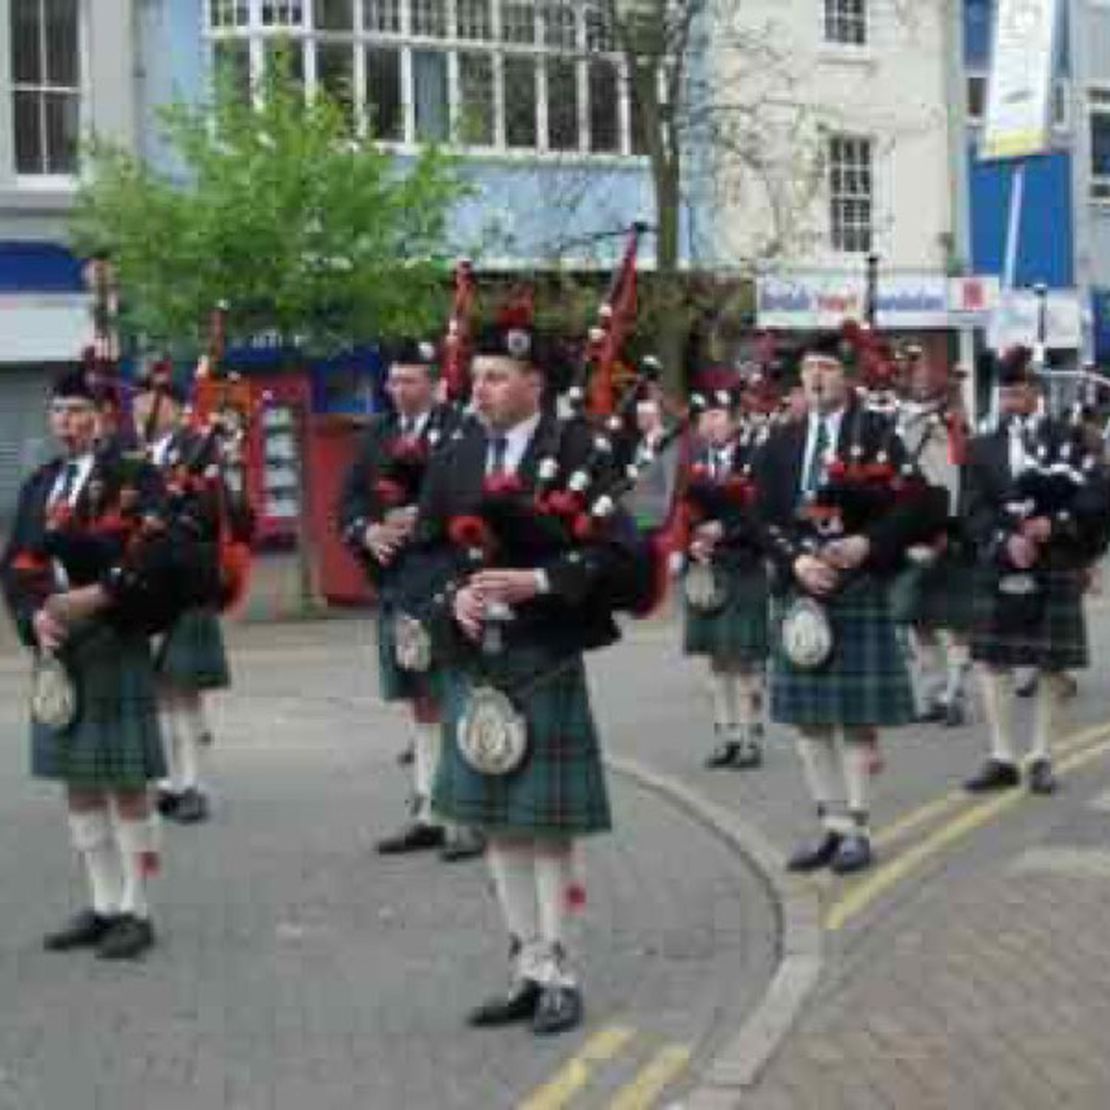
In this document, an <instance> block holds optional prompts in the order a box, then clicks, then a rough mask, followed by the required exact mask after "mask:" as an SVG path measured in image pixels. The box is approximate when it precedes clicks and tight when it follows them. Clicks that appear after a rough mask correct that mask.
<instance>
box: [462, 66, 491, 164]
mask: <svg viewBox="0 0 1110 1110" xmlns="http://www.w3.org/2000/svg"><path fill="white" fill-rule="evenodd" d="M459 98H460V104H459V139H460V141H461V142H463V143H465V144H467V145H469V146H492V145H493V139H494V128H493V56H492V55H491V54H460V55H459Z"/></svg>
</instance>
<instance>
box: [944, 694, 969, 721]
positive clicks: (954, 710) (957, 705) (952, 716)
mask: <svg viewBox="0 0 1110 1110" xmlns="http://www.w3.org/2000/svg"><path fill="white" fill-rule="evenodd" d="M942 723H943V725H944V727H945V728H962V727H963V726H964V725H965V724H967V708H966V707H965V706H964V703H963V699H961V698H957V699H956V700H955V701H954V702H950V703H949V704H948V705H946V706H945V707H944V720H943V722H942Z"/></svg>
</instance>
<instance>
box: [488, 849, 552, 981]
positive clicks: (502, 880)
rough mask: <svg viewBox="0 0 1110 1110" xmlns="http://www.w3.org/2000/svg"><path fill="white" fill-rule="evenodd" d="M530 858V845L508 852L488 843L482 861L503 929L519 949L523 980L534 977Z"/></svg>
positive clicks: (533, 878)
mask: <svg viewBox="0 0 1110 1110" xmlns="http://www.w3.org/2000/svg"><path fill="white" fill-rule="evenodd" d="M534 855H535V852H534V849H533V848H532V847H531V845H528V846H527V847H526V846H524V845H523V844H521V845H514V846H513V847H511V848H510V847H507V846H506V845H504V844H502V843H499V842H497V841H490V843H489V845H488V847H487V848H486V861H487V864H488V866H489V870H490V875H491V876H492V877H493V887H494V890H495V891H496V892H497V901H498V902H499V903H500V905H501V913H502V915H503V916H504V918H505V927H506V929H508V931H509V936H511V937H512V938H513V939H514V940H515V941H517V942H518V943H519V945H520V955H519V957H518V971H519V974H520V975H521V976H522V977H524V978H534V977H535V976H534V974H533V972H534V970H535V969H534V967H533V961H534V960H535V955H536V944H537V941H538V940H539V920H538V916H537V909H536V869H535V866H534V863H533V858H534Z"/></svg>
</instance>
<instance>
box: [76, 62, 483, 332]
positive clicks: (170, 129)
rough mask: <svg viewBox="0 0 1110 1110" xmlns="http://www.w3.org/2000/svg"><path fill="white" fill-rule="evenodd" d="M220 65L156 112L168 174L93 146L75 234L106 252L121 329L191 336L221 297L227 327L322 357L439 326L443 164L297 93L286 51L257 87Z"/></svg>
mask: <svg viewBox="0 0 1110 1110" xmlns="http://www.w3.org/2000/svg"><path fill="white" fill-rule="evenodd" d="M227 76H228V79H218V80H217V81H216V82H215V85H214V92H213V96H212V98H211V100H210V102H208V103H201V104H186V103H182V102H178V103H175V104H173V105H172V106H170V107H168V108H166V109H165V110H164V111H163V112H162V115H161V124H162V134H163V138H164V140H165V143H166V146H167V148H168V150H169V152H170V154H171V156H172V159H173V160H174V162H175V163H176V166H175V169H174V171H173V172H166V171H160V170H158V169H156V168H154V167H152V166H151V165H149V164H147V163H145V162H143V161H141V160H139V159H138V158H136V157H134V156H133V155H132V154H130V153H128V152H126V151H124V150H121V149H120V148H118V147H114V146H110V145H107V144H104V143H94V144H93V146H92V150H91V159H90V168H91V172H90V174H89V180H88V183H87V184H86V185H85V186H84V187H83V189H82V191H81V194H80V197H79V201H78V206H77V210H76V215H75V219H74V223H73V241H74V245H75V246H76V248H77V249H78V250H80V251H81V252H82V253H85V254H103V255H105V256H107V257H109V258H110V259H111V260H112V261H113V263H114V265H115V268H116V273H117V277H118V281H119V285H120V289H121V292H122V296H123V303H124V310H123V317H122V321H121V323H122V325H123V328H124V330H125V332H129V333H132V334H140V335H142V336H144V337H146V338H147V339H148V340H150V341H153V342H157V343H169V344H171V345H173V346H174V347H176V348H178V349H181V348H182V347H185V348H188V347H192V346H194V345H195V344H196V343H197V341H198V340H199V338H200V337H199V334H198V333H199V330H200V329H201V328H202V327H203V323H204V321H205V320H206V318H207V316H208V313H209V311H210V309H211V308H212V306H213V304H214V303H215V302H216V301H218V300H224V301H226V302H227V304H228V306H229V315H228V332H229V335H230V336H232V337H237V338H240V339H243V338H248V337H250V336H252V335H255V334H257V333H260V332H267V333H276V334H277V335H278V336H279V337H280V339H281V340H282V342H283V343H287V344H295V345H297V346H298V347H300V348H301V349H302V350H306V351H313V352H321V353H322V352H327V351H329V350H334V349H336V348H338V347H341V346H343V345H345V344H349V343H350V342H351V341H353V340H357V339H360V338H368V337H373V336H380V335H389V334H396V333H400V332H410V331H421V330H425V329H428V328H430V327H433V326H434V325H435V324H437V323H439V322H440V321H441V320H442V318H443V317H444V313H445V285H444V280H445V277H446V274H447V256H446V252H447V242H448V240H447V220H448V215H449V213H450V209H451V207H452V205H453V203H454V202H455V201H456V200H457V199H458V198H459V197H460V196H462V195H463V194H464V193H465V191H466V186H465V184H464V183H463V181H462V179H461V177H460V175H459V174H458V172H457V166H456V164H455V162H454V161H453V160H452V159H450V158H449V157H448V156H447V155H445V154H443V153H442V152H441V151H439V150H438V149H436V148H434V147H429V148H425V149H424V150H423V151H422V152H421V153H420V154H419V156H417V157H414V158H410V159H401V158H398V157H397V156H395V155H393V154H390V153H388V152H386V151H383V150H382V149H380V148H379V147H378V146H376V145H375V143H374V142H373V140H372V139H371V138H369V137H362V136H359V135H358V134H357V133H355V132H354V131H352V128H351V126H350V123H349V113H347V112H346V111H345V109H344V108H343V106H342V104H341V103H339V102H337V101H336V100H334V99H332V98H331V97H329V96H327V95H326V94H324V93H320V94H318V95H316V96H315V97H313V98H312V99H311V100H310V101H306V98H305V95H304V89H303V86H302V85H301V84H300V83H299V82H298V81H297V80H296V79H295V78H294V76H293V75H292V74H291V72H290V67H289V65H288V64H287V63H286V62H279V64H277V65H274V66H270V67H268V68H267V76H266V79H265V80H264V82H263V83H262V84H261V85H260V87H258V88H257V89H255V90H254V96H253V98H247V97H244V96H243V93H242V86H241V85H240V86H239V87H238V88H237V87H236V84H235V82H234V81H233V80H231V79H230V75H227Z"/></svg>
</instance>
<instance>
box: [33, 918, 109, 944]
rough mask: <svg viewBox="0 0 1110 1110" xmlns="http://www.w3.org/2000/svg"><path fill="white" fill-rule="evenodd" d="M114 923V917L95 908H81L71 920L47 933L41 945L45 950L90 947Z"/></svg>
mask: <svg viewBox="0 0 1110 1110" xmlns="http://www.w3.org/2000/svg"><path fill="white" fill-rule="evenodd" d="M115 923H116V918H115V917H110V916H107V915H105V914H99V913H97V912H96V911H95V910H82V911H81V912H80V913H79V914H77V916H76V917H74V918H73V920H72V921H70V922H69V924H68V925H66V926H65V927H64V928H61V929H59V930H58V931H57V932H56V933H47V935H46V936H45V937H43V938H42V946H43V947H44V948H45V949H46V950H47V952H68V951H70V949H73V948H91V947H92V946H93V945H94V944H99V943H100V941H101V940H102V939H103V937H104V935H105V934H106V933H107V932H108V930H109V929H111V927H112V926H113V925H114V924H115Z"/></svg>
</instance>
